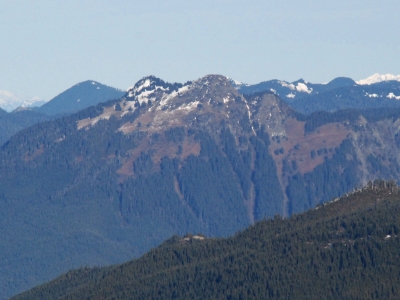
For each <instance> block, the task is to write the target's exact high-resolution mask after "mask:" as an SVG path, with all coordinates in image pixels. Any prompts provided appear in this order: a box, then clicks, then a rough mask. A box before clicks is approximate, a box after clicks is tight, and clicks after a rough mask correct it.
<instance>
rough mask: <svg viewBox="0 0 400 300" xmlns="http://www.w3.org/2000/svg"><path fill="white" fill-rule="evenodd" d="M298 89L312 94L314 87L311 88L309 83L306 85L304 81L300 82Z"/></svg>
mask: <svg viewBox="0 0 400 300" xmlns="http://www.w3.org/2000/svg"><path fill="white" fill-rule="evenodd" d="M296 90H297V91H298V92H303V93H308V94H311V92H312V89H309V88H308V86H307V85H305V84H304V83H301V82H299V83H298V84H297V86H296Z"/></svg>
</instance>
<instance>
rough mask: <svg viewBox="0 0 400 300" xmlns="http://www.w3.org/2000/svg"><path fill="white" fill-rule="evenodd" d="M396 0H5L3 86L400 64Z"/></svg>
mask: <svg viewBox="0 0 400 300" xmlns="http://www.w3.org/2000/svg"><path fill="white" fill-rule="evenodd" d="M399 11H400V1H398V0H386V1H370V0H352V1H348V0H347V1H344V0H337V1H325V0H319V1H316V0H315V1H313V0H304V1H286V0H281V1H269V0H254V1H251V0H247V1H242V0H212V1H211V0H199V1H198V0H185V1H182V0H168V1H160V0H158V1H154V0H148V1H127V0H114V1H110V0H96V1H94V0H80V1H75V0H68V1H59V0H35V1H31V0H0V90H7V91H10V92H13V93H15V94H17V95H21V96H38V97H41V98H43V99H46V100H50V99H51V98H53V97H54V96H56V95H57V94H59V93H61V92H62V91H64V90H65V89H67V88H69V87H71V86H72V85H74V84H76V83H78V82H81V81H84V80H88V79H91V80H97V81H99V82H101V83H104V84H107V85H110V86H114V87H117V88H121V89H126V88H127V87H129V86H131V85H133V84H134V83H135V82H136V81H138V80H139V79H140V78H142V77H143V76H146V75H150V74H151V75H156V76H158V77H160V78H162V79H164V80H166V81H178V82H185V81H187V80H192V79H196V78H198V77H201V76H204V75H206V74H211V73H218V74H223V75H226V76H229V77H232V78H234V79H237V80H240V81H243V82H246V83H257V82H260V81H265V80H270V79H282V80H287V81H294V80H297V79H299V78H303V79H304V80H306V81H309V82H315V83H317V82H327V81H329V80H331V79H333V78H335V77H337V76H348V77H352V78H353V79H356V80H358V79H362V78H366V77H368V76H370V75H372V74H373V73H382V74H383V73H384V74H386V73H392V74H399V73H400V58H399V54H400V39H399V37H398V32H399V29H400V18H398V12H399Z"/></svg>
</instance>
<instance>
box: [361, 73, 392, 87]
mask: <svg viewBox="0 0 400 300" xmlns="http://www.w3.org/2000/svg"><path fill="white" fill-rule="evenodd" d="M393 80H395V81H400V75H397V76H396V75H393V74H385V75H381V74H379V73H375V74H374V75H372V76H370V77H368V78H366V79H361V80H359V81H357V84H360V85H370V84H374V83H379V82H383V81H393Z"/></svg>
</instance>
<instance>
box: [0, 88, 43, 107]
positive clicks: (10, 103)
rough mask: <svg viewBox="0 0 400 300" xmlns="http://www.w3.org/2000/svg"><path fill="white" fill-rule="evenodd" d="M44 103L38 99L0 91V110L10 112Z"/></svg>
mask: <svg viewBox="0 0 400 300" xmlns="http://www.w3.org/2000/svg"><path fill="white" fill-rule="evenodd" d="M44 103H46V101H44V100H42V99H40V98H38V97H33V98H28V97H19V96H17V95H15V94H13V93H11V92H8V91H4V90H0V108H2V109H4V110H6V111H8V112H10V111H13V110H14V109H16V108H17V107H36V106H40V105H42V104H44Z"/></svg>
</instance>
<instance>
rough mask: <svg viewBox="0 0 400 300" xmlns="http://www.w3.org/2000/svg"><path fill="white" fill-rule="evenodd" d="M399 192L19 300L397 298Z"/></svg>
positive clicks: (172, 244) (146, 258)
mask: <svg viewBox="0 0 400 300" xmlns="http://www.w3.org/2000/svg"><path fill="white" fill-rule="evenodd" d="M399 211H400V193H399V190H398V188H397V186H396V185H395V184H394V183H393V182H392V183H387V182H383V181H377V182H376V183H375V184H370V185H368V186H367V187H365V188H363V189H360V190H357V191H355V192H353V193H350V194H347V195H346V196H344V197H342V198H337V199H335V200H334V201H331V202H327V203H325V204H324V205H321V206H318V207H317V208H316V209H313V210H310V211H308V212H306V213H303V214H299V215H295V216H293V217H291V218H289V219H284V220H282V219H281V218H280V217H279V216H278V217H275V218H274V219H271V220H268V221H262V222H259V223H257V224H255V225H254V226H252V227H250V228H248V229H246V230H244V231H242V232H240V233H237V234H236V235H235V236H233V237H230V238H228V239H209V238H205V237H204V236H202V235H186V236H184V237H178V236H173V237H172V238H170V239H168V240H167V241H165V242H164V243H163V244H162V245H161V246H159V247H157V248H155V249H153V250H151V251H150V252H148V253H146V254H145V255H143V256H142V257H141V258H139V259H136V260H132V261H129V262H127V263H124V264H121V265H114V266H109V267H103V268H98V267H96V268H88V267H86V268H82V269H78V270H74V271H70V272H68V273H66V274H64V275H62V276H60V277H58V278H56V279H54V280H53V281H51V282H49V283H47V284H44V285H41V286H38V287H36V288H34V289H32V290H30V291H27V292H25V293H23V294H21V295H19V296H16V297H13V298H11V299H12V300H31V299H32V300H36V299H71V300H73V299H396V298H398V295H399V293H400V288H399V286H400V277H399V276H398V272H399V270H400V252H399V247H400V236H399V234H400V231H399V228H400V218H399Z"/></svg>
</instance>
